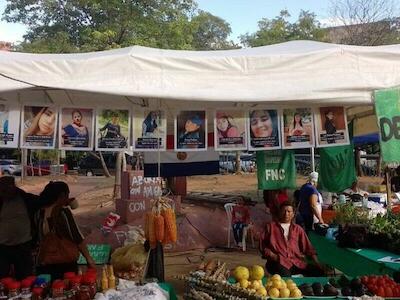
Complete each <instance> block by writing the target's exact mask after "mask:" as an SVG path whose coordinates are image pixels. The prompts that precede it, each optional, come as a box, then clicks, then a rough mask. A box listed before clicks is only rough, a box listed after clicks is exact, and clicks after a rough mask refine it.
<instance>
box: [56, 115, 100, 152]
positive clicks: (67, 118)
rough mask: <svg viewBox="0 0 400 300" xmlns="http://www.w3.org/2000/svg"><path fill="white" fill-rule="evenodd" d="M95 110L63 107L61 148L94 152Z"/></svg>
mask: <svg viewBox="0 0 400 300" xmlns="http://www.w3.org/2000/svg"><path fill="white" fill-rule="evenodd" d="M94 119H95V118H94V109H93V108H83V107H62V108H61V109H60V122H59V148H60V149H63V150H92V149H93V132H94V131H93V130H94Z"/></svg>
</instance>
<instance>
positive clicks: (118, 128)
mask: <svg viewBox="0 0 400 300" xmlns="http://www.w3.org/2000/svg"><path fill="white" fill-rule="evenodd" d="M130 121H131V119H130V111H129V109H98V110H97V117H96V150H97V151H118V150H127V149H129V141H130V138H129V136H130V127H131V123H130Z"/></svg>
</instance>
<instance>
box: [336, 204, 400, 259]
mask: <svg viewBox="0 0 400 300" xmlns="http://www.w3.org/2000/svg"><path fill="white" fill-rule="evenodd" d="M335 211H336V217H335V219H334V223H335V224H337V225H342V226H344V225H347V224H352V225H355V224H358V225H365V226H367V227H368V229H369V236H368V239H367V240H368V241H369V242H370V243H369V245H368V247H371V248H379V249H384V250H388V251H391V252H393V253H398V254H400V214H393V213H391V212H387V213H386V214H384V215H381V214H378V215H377V216H376V217H374V218H370V216H369V212H368V210H365V209H363V208H359V207H354V206H353V205H352V204H351V203H346V204H338V205H336V206H335Z"/></svg>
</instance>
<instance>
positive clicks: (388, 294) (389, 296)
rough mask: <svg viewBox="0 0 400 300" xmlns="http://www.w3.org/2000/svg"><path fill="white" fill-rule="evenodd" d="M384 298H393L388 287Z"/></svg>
mask: <svg viewBox="0 0 400 300" xmlns="http://www.w3.org/2000/svg"><path fill="white" fill-rule="evenodd" d="M385 297H387V298H393V291H392V289H391V288H390V287H386V288H385Z"/></svg>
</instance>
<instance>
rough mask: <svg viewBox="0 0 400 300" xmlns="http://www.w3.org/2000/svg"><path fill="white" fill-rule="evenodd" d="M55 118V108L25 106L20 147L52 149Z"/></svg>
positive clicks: (56, 116) (56, 113) (53, 146)
mask: <svg viewBox="0 0 400 300" xmlns="http://www.w3.org/2000/svg"><path fill="white" fill-rule="evenodd" d="M57 118H58V111H57V108H56V107H55V106H31V105H25V106H24V107H23V110H22V122H21V147H22V148H29V149H54V148H55V140H56V124H57Z"/></svg>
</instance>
